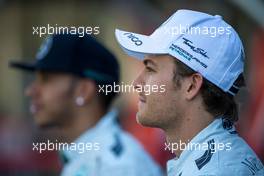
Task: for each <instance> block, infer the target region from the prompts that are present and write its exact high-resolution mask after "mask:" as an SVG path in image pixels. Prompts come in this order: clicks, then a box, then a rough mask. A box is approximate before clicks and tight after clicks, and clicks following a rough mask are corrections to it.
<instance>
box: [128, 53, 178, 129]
mask: <svg viewBox="0 0 264 176" xmlns="http://www.w3.org/2000/svg"><path fill="white" fill-rule="evenodd" d="M144 64H145V68H144V70H143V71H142V72H141V73H140V74H139V76H138V77H137V78H136V80H135V81H134V83H133V85H134V87H135V88H136V89H137V85H141V86H145V85H150V86H153V85H157V86H158V87H160V86H161V85H165V86H164V88H165V92H160V91H159V92H151V93H150V95H146V92H143V93H139V103H138V113H137V121H138V123H140V124H142V125H145V126H150V127H159V128H162V129H167V128H168V127H169V126H170V125H172V124H175V122H176V121H175V120H176V119H175V117H178V116H179V114H180V113H181V109H182V102H183V101H182V96H181V92H180V88H176V87H175V83H174V82H173V75H174V71H175V64H174V58H173V57H171V56H169V55H147V56H146V57H145V59H144ZM159 90H161V89H159ZM176 123H177V122H176Z"/></svg>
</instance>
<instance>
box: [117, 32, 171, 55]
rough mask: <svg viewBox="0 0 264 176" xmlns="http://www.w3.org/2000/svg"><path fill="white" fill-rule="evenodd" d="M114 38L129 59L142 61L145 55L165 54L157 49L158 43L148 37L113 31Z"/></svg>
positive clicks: (162, 50) (160, 49)
mask: <svg viewBox="0 0 264 176" xmlns="http://www.w3.org/2000/svg"><path fill="white" fill-rule="evenodd" d="M115 36H116V39H117V41H118V43H119V44H120V46H121V48H122V49H123V50H124V51H125V52H126V53H127V54H128V55H129V56H131V57H135V58H138V59H140V60H143V59H144V56H145V55H146V54H165V53H166V52H165V50H164V49H162V48H160V47H157V45H158V43H157V42H156V41H155V40H153V38H151V37H150V36H147V35H142V34H137V33H133V32H127V31H122V30H119V29H116V30H115Z"/></svg>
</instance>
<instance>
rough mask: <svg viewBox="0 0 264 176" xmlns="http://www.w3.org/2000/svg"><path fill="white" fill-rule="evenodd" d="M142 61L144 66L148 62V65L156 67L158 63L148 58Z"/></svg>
mask: <svg viewBox="0 0 264 176" xmlns="http://www.w3.org/2000/svg"><path fill="white" fill-rule="evenodd" d="M143 63H144V65H145V66H147V65H148V64H150V65H153V66H154V67H158V65H157V64H156V63H155V62H154V61H152V60H150V59H145V60H143Z"/></svg>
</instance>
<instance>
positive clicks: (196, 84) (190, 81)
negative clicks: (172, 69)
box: [185, 73, 203, 100]
mask: <svg viewBox="0 0 264 176" xmlns="http://www.w3.org/2000/svg"><path fill="white" fill-rule="evenodd" d="M186 84H187V86H186V91H185V93H186V98H187V100H191V99H193V98H194V97H196V96H197V95H198V93H199V91H200V89H201V87H202V84H203V77H202V75H201V74H200V73H194V74H192V75H191V76H190V77H188V78H187V83H186Z"/></svg>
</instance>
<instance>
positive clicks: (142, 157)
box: [61, 111, 162, 176]
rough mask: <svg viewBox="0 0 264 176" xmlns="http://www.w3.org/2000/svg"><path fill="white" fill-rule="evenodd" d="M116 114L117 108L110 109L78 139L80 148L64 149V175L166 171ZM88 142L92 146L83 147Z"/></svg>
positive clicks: (133, 175)
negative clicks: (122, 127)
mask: <svg viewBox="0 0 264 176" xmlns="http://www.w3.org/2000/svg"><path fill="white" fill-rule="evenodd" d="M116 117H117V113H116V112H115V111H111V112H109V113H108V114H106V115H105V116H104V117H102V119H101V120H100V121H99V122H98V123H97V124H96V126H95V127H94V128H92V129H89V130H88V131H86V132H85V133H84V134H82V135H81V136H80V137H79V138H78V139H77V140H76V141H75V142H74V144H75V145H76V146H78V145H79V147H76V150H64V151H63V152H62V157H63V160H64V161H65V164H64V168H63V171H62V174H61V175H62V176H105V175H113V176H160V175H162V173H161V170H160V168H159V167H158V165H157V164H156V163H155V162H154V161H153V160H152V159H151V157H150V156H149V155H148V154H147V153H146V152H145V150H144V149H143V148H142V147H141V145H140V144H139V143H138V142H137V141H136V140H135V139H134V138H133V137H132V136H130V135H129V134H128V133H126V132H124V131H122V130H121V128H120V126H119V125H118V123H117V121H116ZM86 145H87V146H88V148H87V149H88V150H85V149H84V150H83V146H84V147H86ZM73 149H75V148H74V147H73ZM90 149H91V150H90Z"/></svg>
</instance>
